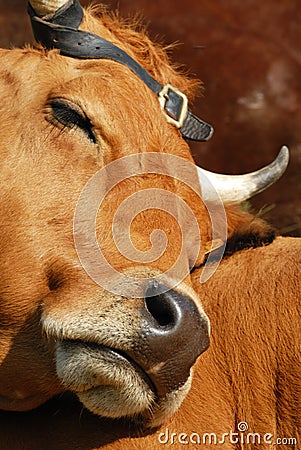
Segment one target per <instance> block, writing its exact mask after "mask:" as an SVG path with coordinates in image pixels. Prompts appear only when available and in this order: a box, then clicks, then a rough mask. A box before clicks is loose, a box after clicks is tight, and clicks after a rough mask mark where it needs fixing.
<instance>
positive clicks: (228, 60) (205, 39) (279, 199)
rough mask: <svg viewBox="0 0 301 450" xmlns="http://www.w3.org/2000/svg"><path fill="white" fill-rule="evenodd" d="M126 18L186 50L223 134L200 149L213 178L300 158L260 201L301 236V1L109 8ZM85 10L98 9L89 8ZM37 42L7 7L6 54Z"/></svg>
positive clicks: (0, 15)
mask: <svg viewBox="0 0 301 450" xmlns="http://www.w3.org/2000/svg"><path fill="white" fill-rule="evenodd" d="M103 3H105V4H106V5H108V6H109V7H111V8H112V9H116V8H117V7H119V10H120V11H121V15H122V16H125V17H127V16H132V15H133V14H135V13H137V12H139V13H140V14H141V13H142V15H143V16H144V17H145V20H146V23H148V24H149V30H150V34H151V36H153V37H155V36H159V37H160V40H161V39H163V40H164V42H165V43H171V42H175V41H177V42H179V43H180V45H179V46H178V48H177V49H176V50H175V51H174V52H173V59H175V60H176V61H178V62H180V63H183V64H185V66H187V67H188V68H189V69H190V72H191V73H192V74H195V75H197V76H198V77H199V78H201V79H202V80H203V81H204V83H205V87H206V89H205V96H204V98H202V99H200V100H198V101H197V102H196V103H195V105H194V107H193V110H194V112H196V113H197V114H199V115H200V117H202V118H204V119H205V120H207V121H209V122H211V123H212V124H213V125H214V127H215V134H214V137H213V138H212V140H211V141H210V142H208V143H203V144H192V145H191V147H192V151H193V154H194V156H195V159H196V161H197V162H198V163H199V164H200V165H202V166H203V167H205V168H206V169H209V170H213V171H218V172H223V173H232V174H234V173H243V172H247V171H251V170H256V169H257V168H259V167H261V166H263V165H265V164H267V163H269V162H270V161H271V160H272V159H273V158H274V157H275V155H276V154H277V152H278V150H279V148H280V147H281V145H283V144H286V145H288V146H289V147H290V150H291V161H290V165H289V168H288V170H287V173H286V174H285V176H284V177H283V178H282V180H281V181H279V182H278V183H277V184H276V185H275V186H273V187H272V188H270V189H268V190H267V191H266V192H265V193H262V194H260V195H258V196H257V197H256V198H254V199H253V200H252V204H253V206H254V208H256V210H258V209H259V208H262V207H264V206H271V210H270V212H268V213H266V216H265V217H266V218H267V219H268V220H270V221H271V222H272V223H274V224H275V225H276V226H277V227H278V228H279V229H280V231H281V232H282V233H284V234H289V235H299V236H300V235H301V201H300V194H301V176H300V175H301V70H300V69H301V8H300V0H282V1H281V2H275V0H263V1H262V0H244V1H241V0H227V2H225V1H222V0H186V1H181V2H180V1H177V0H173V1H171V0H164V1H162V0H161V1H157V0H153V1H151V0H116V1H115V0H114V1H113V0H112V1H109V0H106V1H103ZM82 4H84V5H86V4H88V1H86V0H82ZM25 42H32V37H31V32H30V26H29V22H28V18H27V16H26V0H10V1H8V0H6V1H3V0H0V46H1V47H10V46H12V45H15V46H22V45H24V43H25Z"/></svg>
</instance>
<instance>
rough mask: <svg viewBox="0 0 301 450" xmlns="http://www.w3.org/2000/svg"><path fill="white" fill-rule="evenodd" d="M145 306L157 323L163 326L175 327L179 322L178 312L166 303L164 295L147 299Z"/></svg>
mask: <svg viewBox="0 0 301 450" xmlns="http://www.w3.org/2000/svg"><path fill="white" fill-rule="evenodd" d="M145 305H146V308H147V310H148V312H149V313H150V314H151V315H152V317H153V318H154V319H155V321H156V322H157V323H158V324H159V325H160V326H161V327H166V326H168V325H169V326H174V325H175V324H176V322H177V311H176V309H175V307H174V305H172V304H171V303H170V302H169V301H166V297H164V295H162V296H161V295H154V296H151V297H150V296H148V297H146V299H145Z"/></svg>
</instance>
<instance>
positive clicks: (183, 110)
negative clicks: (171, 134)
mask: <svg viewBox="0 0 301 450" xmlns="http://www.w3.org/2000/svg"><path fill="white" fill-rule="evenodd" d="M168 91H173V92H175V93H176V94H178V95H179V96H180V97H181V99H182V108H181V112H180V117H179V118H178V120H176V119H174V118H173V117H171V116H170V115H169V114H168V113H167V112H166V109H165V105H166V102H167V100H168ZM158 100H159V103H160V105H161V109H162V111H163V112H164V114H165V115H166V119H167V122H169V123H171V124H173V125H175V126H176V127H177V128H182V126H183V125H184V122H185V119H186V117H187V114H188V99H187V97H186V95H185V94H183V92H181V91H179V89H177V88H175V87H173V86H172V85H171V84H165V85H164V86H163V88H162V89H161V91H160V92H159V94H158Z"/></svg>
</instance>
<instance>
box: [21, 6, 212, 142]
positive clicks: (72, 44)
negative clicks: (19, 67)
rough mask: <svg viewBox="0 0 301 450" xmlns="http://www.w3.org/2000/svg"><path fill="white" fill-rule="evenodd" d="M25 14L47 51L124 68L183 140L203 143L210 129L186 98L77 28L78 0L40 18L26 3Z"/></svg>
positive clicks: (111, 46)
mask: <svg viewBox="0 0 301 450" xmlns="http://www.w3.org/2000/svg"><path fill="white" fill-rule="evenodd" d="M28 13H29V16H30V19H31V24H32V29H33V33H34V37H35V39H36V41H37V42H40V43H41V44H42V45H43V47H45V48H47V49H53V48H56V49H59V50H60V53H61V54H62V55H64V56H69V57H72V58H81V59H110V60H112V61H116V62H118V63H120V64H123V65H125V66H127V67H128V68H129V69H130V70H131V71H132V72H134V73H135V74H136V75H137V76H138V77H139V78H140V79H141V80H142V81H143V82H144V83H145V84H146V85H147V86H148V87H149V88H150V89H151V90H152V91H153V92H154V93H155V94H156V96H157V97H158V100H159V102H160V105H161V108H162V111H163V112H164V114H165V115H166V118H167V121H168V122H170V123H172V124H173V125H175V126H176V127H177V128H179V129H180V131H181V134H182V136H183V137H184V138H186V139H191V140H195V141H207V140H208V139H209V138H210V137H211V136H212V133H213V127H212V126H211V125H209V124H208V123H206V122H204V121H203V120H201V119H199V118H198V117H196V116H194V115H193V114H192V113H191V112H190V111H189V110H188V103H187V98H186V96H185V95H184V94H183V93H182V92H180V91H179V90H178V89H177V88H175V87H173V86H171V85H169V84H167V85H165V86H162V85H161V84H160V83H158V81H156V80H155V79H154V78H153V77H152V76H151V75H150V74H149V73H148V72H147V71H146V70H145V69H144V68H143V67H142V66H141V65H140V64H138V63H137V61H135V60H134V59H133V58H132V57H131V56H129V55H128V54H127V53H126V52H125V51H123V50H122V49H121V48H119V47H117V46H116V45H114V44H112V43H111V42H109V41H107V40H105V39H103V38H101V37H100V36H97V35H96V34H93V33H89V32H87V31H82V30H79V29H78V27H79V25H80V24H81V22H82V19H83V9H82V7H81V5H80V4H79V1H78V0H69V1H68V2H67V3H66V5H64V6H63V7H62V8H60V9H58V10H57V11H56V12H55V14H52V15H46V16H43V17H40V16H39V15H37V14H36V12H35V11H34V9H33V8H32V6H31V5H30V3H28Z"/></svg>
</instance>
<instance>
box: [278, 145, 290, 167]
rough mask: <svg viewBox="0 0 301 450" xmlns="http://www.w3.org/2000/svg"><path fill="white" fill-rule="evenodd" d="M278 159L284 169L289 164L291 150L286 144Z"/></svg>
mask: <svg viewBox="0 0 301 450" xmlns="http://www.w3.org/2000/svg"><path fill="white" fill-rule="evenodd" d="M276 159H277V160H278V161H279V163H280V165H281V167H283V169H284V170H285V169H286V168H287V166H288V163H289V159H290V151H289V148H288V147H287V146H286V145H283V146H282V147H281V149H280V151H279V154H278V156H277V158H276ZM284 170H283V171H284Z"/></svg>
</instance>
